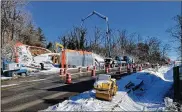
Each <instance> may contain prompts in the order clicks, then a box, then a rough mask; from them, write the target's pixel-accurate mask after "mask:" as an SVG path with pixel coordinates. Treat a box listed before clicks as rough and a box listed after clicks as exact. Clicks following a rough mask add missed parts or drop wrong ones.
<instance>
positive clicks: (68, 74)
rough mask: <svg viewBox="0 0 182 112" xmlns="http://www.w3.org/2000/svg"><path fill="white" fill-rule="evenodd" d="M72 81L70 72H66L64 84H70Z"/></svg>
mask: <svg viewBox="0 0 182 112" xmlns="http://www.w3.org/2000/svg"><path fill="white" fill-rule="evenodd" d="M71 83H72V81H71V74H70V73H67V74H66V84H71Z"/></svg>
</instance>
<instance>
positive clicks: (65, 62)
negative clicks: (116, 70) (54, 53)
mask: <svg viewBox="0 0 182 112" xmlns="http://www.w3.org/2000/svg"><path fill="white" fill-rule="evenodd" d="M60 56H61V65H62V68H64V67H65V66H93V65H94V58H93V56H92V52H87V51H78V50H70V49H64V50H63V51H62V52H61V55H60Z"/></svg>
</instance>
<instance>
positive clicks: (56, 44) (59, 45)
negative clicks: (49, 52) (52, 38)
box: [55, 42, 64, 53]
mask: <svg viewBox="0 0 182 112" xmlns="http://www.w3.org/2000/svg"><path fill="white" fill-rule="evenodd" d="M58 47H60V48H61V49H60V52H61V50H63V49H64V46H63V45H61V44H59V43H57V42H56V43H55V51H56V53H58Z"/></svg>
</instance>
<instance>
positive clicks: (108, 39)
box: [81, 11, 111, 57]
mask: <svg viewBox="0 0 182 112" xmlns="http://www.w3.org/2000/svg"><path fill="white" fill-rule="evenodd" d="M94 14H95V15H97V16H98V17H100V18H102V19H104V20H105V21H106V27H107V29H106V30H107V31H106V34H107V42H108V47H109V53H108V55H109V57H110V56H111V47H110V41H111V39H110V38H109V34H110V30H109V23H108V17H106V16H104V15H102V14H100V13H98V12H96V11H93V12H92V13H90V14H89V15H88V16H87V17H86V18H83V19H82V23H81V27H82V25H83V23H84V21H85V20H86V19H88V18H89V17H91V16H92V15H94Z"/></svg>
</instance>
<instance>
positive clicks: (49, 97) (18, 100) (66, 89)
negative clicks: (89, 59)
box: [1, 69, 125, 111]
mask: <svg viewBox="0 0 182 112" xmlns="http://www.w3.org/2000/svg"><path fill="white" fill-rule="evenodd" d="M113 71H114V70H113ZM124 71H125V69H124V70H123V72H124ZM70 72H71V71H70ZM72 72H74V71H72ZM77 75H79V74H77ZM77 75H75V79H74V80H73V82H74V83H75V84H72V85H66V84H64V82H63V81H61V80H60V77H59V75H58V74H51V75H48V74H46V75H43V74H36V76H35V77H32V80H28V81H25V80H20V79H17V80H16V81H14V82H13V80H10V82H11V84H13V83H18V84H17V85H14V86H10V87H3V88H1V89H2V91H1V108H2V111H37V110H41V109H46V108H47V107H48V106H51V105H54V104H56V103H58V102H61V101H64V100H65V99H66V98H69V97H70V96H73V95H76V94H78V93H81V92H84V91H88V90H90V89H92V86H93V83H94V79H93V78H92V77H91V76H90V74H86V75H89V76H83V74H82V75H79V76H80V77H81V78H77V77H76V76H77ZM73 78H74V77H73ZM26 79H27V78H26ZM7 82H9V81H7ZM7 82H6V81H5V82H3V83H7Z"/></svg>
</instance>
